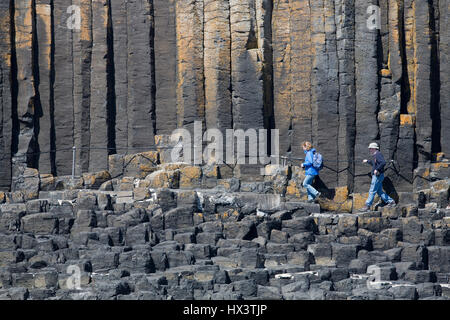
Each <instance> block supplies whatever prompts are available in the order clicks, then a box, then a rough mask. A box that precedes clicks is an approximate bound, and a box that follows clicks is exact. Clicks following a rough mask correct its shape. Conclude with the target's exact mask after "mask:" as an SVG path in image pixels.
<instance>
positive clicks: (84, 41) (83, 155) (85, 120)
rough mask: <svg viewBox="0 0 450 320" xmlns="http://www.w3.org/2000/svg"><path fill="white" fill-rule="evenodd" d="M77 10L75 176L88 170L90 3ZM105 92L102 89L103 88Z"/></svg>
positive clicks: (80, 2)
mask: <svg viewBox="0 0 450 320" xmlns="http://www.w3.org/2000/svg"><path fill="white" fill-rule="evenodd" d="M74 4H76V5H78V6H79V8H80V17H81V21H80V22H81V23H80V30H74V32H73V71H74V91H73V99H74V112H73V113H74V143H75V146H76V147H77V153H76V158H77V161H76V168H75V174H76V175H80V174H82V173H84V172H87V171H88V170H89V146H90V140H91V132H90V118H91V117H90V108H91V65H92V45H93V43H92V2H91V1H90V0H76V1H75V0H74ZM105 90H106V88H105Z"/></svg>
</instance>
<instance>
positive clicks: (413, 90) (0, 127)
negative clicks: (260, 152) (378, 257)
mask: <svg viewBox="0 0 450 320" xmlns="http://www.w3.org/2000/svg"><path fill="white" fill-rule="evenodd" d="M448 9H449V1H448V0H428V1H422V0H370V1H367V0H315V1H307V0H273V1H272V0H61V1H60V0H58V1H54V0H9V1H6V0H5V1H2V2H1V4H0V25H1V30H0V111H1V112H0V148H1V152H0V189H2V190H5V191H9V190H10V189H11V188H13V189H14V185H15V183H14V181H15V179H17V178H19V177H20V175H21V174H23V172H24V170H25V168H26V167H28V168H36V169H38V170H39V171H40V173H41V174H46V173H51V174H53V175H58V176H62V175H67V174H70V173H71V165H72V150H71V148H72V146H76V147H77V154H76V159H77V161H76V173H77V174H78V175H80V174H82V173H85V172H94V171H99V170H104V169H108V156H109V155H112V154H126V153H128V154H132V153H136V152H141V151H145V150H146V149H147V150H150V149H152V148H153V147H155V146H156V145H157V142H158V139H162V138H159V137H158V136H163V135H168V134H170V133H172V131H173V130H174V129H176V128H180V127H184V128H187V129H190V130H193V124H194V122H195V121H200V122H201V123H202V124H203V130H206V129H211V128H218V129H220V130H222V131H224V130H225V129H229V128H234V129H249V128H255V129H260V128H265V129H274V128H276V129H279V130H280V154H281V155H287V156H292V157H301V156H302V150H301V143H302V141H304V140H311V141H312V142H313V144H314V145H315V146H316V147H317V148H318V149H319V150H320V151H321V153H322V154H323V156H324V157H325V159H326V165H327V167H326V168H325V169H324V171H323V172H322V174H321V181H322V182H323V185H324V186H326V187H328V188H335V187H343V186H347V187H348V189H349V190H350V191H355V192H361V191H364V190H366V189H367V187H368V184H369V183H370V180H369V179H368V177H367V171H368V170H367V167H365V166H364V165H363V164H362V163H361V160H362V159H363V158H364V157H366V154H367V145H368V143H369V142H372V141H377V142H379V143H380V145H381V150H382V151H383V152H384V154H385V155H386V158H387V159H389V160H395V161H396V162H395V166H392V167H390V169H389V170H388V172H387V176H388V178H389V179H387V181H388V182H389V184H390V185H391V186H393V187H395V189H396V190H398V191H411V190H412V189H413V186H414V184H420V183H421V182H420V181H422V180H423V179H428V176H427V175H428V174H429V169H430V166H431V164H432V163H433V162H435V161H436V160H438V161H439V160H441V159H442V157H443V155H442V153H443V154H445V155H446V156H448V155H450V142H449V141H450V139H449V138H450V136H449V135H450V118H449V114H450V99H449V97H448V95H449V92H450V90H449V88H448V83H449V81H448V74H449V72H448V68H449V64H448V50H449V49H448V40H449V31H448V30H449V28H448ZM378 12H379V13H380V15H379V16H378V15H377V13H378ZM155 137H156V141H155Z"/></svg>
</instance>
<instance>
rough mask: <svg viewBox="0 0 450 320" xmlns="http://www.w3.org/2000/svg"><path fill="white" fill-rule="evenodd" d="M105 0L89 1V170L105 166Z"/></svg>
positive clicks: (106, 3)
mask: <svg viewBox="0 0 450 320" xmlns="http://www.w3.org/2000/svg"><path fill="white" fill-rule="evenodd" d="M108 11H109V7H108V1H106V0H95V1H92V41H93V43H94V44H95V45H94V46H93V47H92V64H91V79H90V80H91V98H90V99H91V100H90V101H91V107H90V115H89V118H90V128H91V135H90V140H89V148H90V150H89V171H91V172H93V171H99V170H104V169H107V166H108V150H107V148H108V147H109V146H110V142H112V141H111V140H110V139H108V125H109V114H108V104H109V103H110V102H109V101H108V89H107V88H108V85H109V84H108V72H110V71H109V70H108V58H109V59H110V57H108V55H109V54H110V53H109V52H108V42H107V41H108V19H109V16H108Z"/></svg>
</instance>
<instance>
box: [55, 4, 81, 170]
mask: <svg viewBox="0 0 450 320" xmlns="http://www.w3.org/2000/svg"><path fill="white" fill-rule="evenodd" d="M71 5H72V0H60V1H59V0H58V1H54V2H53V6H54V13H53V15H54V22H55V25H54V39H55V52H54V63H55V71H54V72H55V79H54V85H53V91H54V119H55V124H54V127H55V146H56V155H55V158H56V159H55V164H56V172H55V173H56V174H57V175H59V176H62V175H69V174H71V173H72V150H71V148H72V146H73V143H74V132H73V131H74V130H73V129H74V128H73V126H74V114H73V112H74V104H73V81H74V74H73V54H72V51H73V47H72V31H77V30H76V29H77V27H78V26H77V24H76V19H74V18H76V10H74V11H70V10H68V9H69V7H70V6H71ZM72 8H74V7H72ZM68 11H69V12H68ZM74 15H75V16H74Z"/></svg>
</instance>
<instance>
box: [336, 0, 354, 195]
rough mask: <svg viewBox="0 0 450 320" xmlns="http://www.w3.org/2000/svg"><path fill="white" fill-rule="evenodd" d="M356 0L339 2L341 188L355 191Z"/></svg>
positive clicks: (339, 163)
mask: <svg viewBox="0 0 450 320" xmlns="http://www.w3.org/2000/svg"><path fill="white" fill-rule="evenodd" d="M354 6H355V0H336V1H335V12H336V17H335V21H336V28H337V29H336V40H337V55H338V60H339V133H338V161H339V162H338V168H339V173H338V180H339V181H338V184H339V186H348V188H349V190H353V173H354V145H355V104H356V98H355V11H354Z"/></svg>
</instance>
